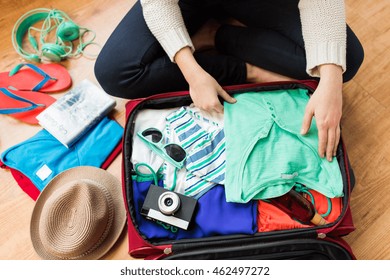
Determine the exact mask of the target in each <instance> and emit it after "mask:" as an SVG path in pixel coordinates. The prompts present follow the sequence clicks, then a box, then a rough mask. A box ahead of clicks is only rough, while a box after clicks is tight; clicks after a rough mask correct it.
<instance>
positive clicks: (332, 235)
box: [122, 80, 355, 260]
mask: <svg viewBox="0 0 390 280" xmlns="http://www.w3.org/2000/svg"><path fill="white" fill-rule="evenodd" d="M316 86H317V82H316V81H312V80H307V81H297V82H277V83H267V84H247V85H239V86H231V87H227V88H226V90H227V92H229V93H230V94H233V93H244V92H246V91H249V90H250V91H264V90H267V91H270V90H271V91H272V90H279V89H295V88H304V89H307V90H308V91H309V94H310V93H312V92H313V91H314V89H315V88H316ZM191 103H192V101H191V98H190V96H189V94H188V92H186V91H183V92H172V93H164V94H159V95H154V96H151V97H148V98H141V99H135V100H131V101H129V102H128V103H127V104H126V126H125V130H124V136H123V159H122V160H123V164H122V166H123V167H122V168H123V170H122V175H123V176H122V181H123V197H124V202H125V206H126V210H127V214H128V244H129V254H130V256H132V257H134V258H144V259H304V260H306V259H355V256H354V255H353V252H352V250H351V248H350V246H349V245H348V244H347V243H346V242H345V241H344V240H343V239H342V236H344V235H347V234H349V233H350V232H352V231H353V230H354V225H353V221H352V215H351V211H350V207H349V201H350V194H351V192H352V189H353V186H354V183H355V180H354V174H353V170H352V168H351V166H350V163H349V160H348V155H347V151H346V147H345V145H344V143H343V141H342V139H341V140H340V144H339V147H338V150H337V156H336V157H337V160H338V164H339V167H340V171H341V174H342V180H343V188H344V197H343V198H342V210H341V214H340V216H339V217H338V218H337V219H336V220H335V221H334V222H332V223H329V224H326V225H324V226H312V227H308V228H298V229H288V230H278V231H271V232H258V233H255V234H251V235H248V234H228V235H216V236H208V237H202V238H184V239H180V240H172V239H169V238H167V239H153V238H148V237H146V236H145V235H144V234H143V233H142V232H141V231H140V227H139V225H138V222H137V221H139V212H140V211H141V209H140V205H139V203H136V201H135V199H136V198H135V197H134V191H135V189H134V187H135V186H134V181H133V179H132V178H133V177H132V176H134V174H136V172H135V170H134V165H133V163H132V162H131V158H132V153H133V150H134V149H136V147H133V137H135V133H136V131H134V127H135V120H136V116H137V114H138V113H139V112H142V110H145V109H156V110H159V109H163V108H175V107H180V106H187V105H190V104H191ZM137 215H138V216H137Z"/></svg>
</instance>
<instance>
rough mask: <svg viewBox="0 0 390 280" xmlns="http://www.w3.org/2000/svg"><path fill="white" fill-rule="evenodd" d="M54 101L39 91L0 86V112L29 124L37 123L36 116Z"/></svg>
mask: <svg viewBox="0 0 390 280" xmlns="http://www.w3.org/2000/svg"><path fill="white" fill-rule="evenodd" d="M55 101H56V99H55V98H53V97H52V96H50V95H47V94H44V93H41V92H33V91H15V90H9V89H6V88H0V114H4V115H9V116H11V117H14V118H16V119H18V120H20V121H23V122H25V123H29V124H38V120H37V119H36V116H37V115H38V114H39V113H41V112H42V111H43V110H45V109H46V108H47V107H49V106H50V105H51V104H53V102H55Z"/></svg>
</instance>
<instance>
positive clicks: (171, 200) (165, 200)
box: [158, 192, 180, 215]
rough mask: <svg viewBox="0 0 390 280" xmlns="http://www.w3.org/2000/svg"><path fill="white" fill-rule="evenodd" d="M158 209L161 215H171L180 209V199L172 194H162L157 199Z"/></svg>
mask: <svg viewBox="0 0 390 280" xmlns="http://www.w3.org/2000/svg"><path fill="white" fill-rule="evenodd" d="M158 207H159V208H160V211H161V213H163V214H165V215H173V214H175V212H176V211H177V210H178V209H179V208H180V198H179V196H178V195H177V194H176V193H174V192H164V193H163V194H161V195H160V197H159V198H158Z"/></svg>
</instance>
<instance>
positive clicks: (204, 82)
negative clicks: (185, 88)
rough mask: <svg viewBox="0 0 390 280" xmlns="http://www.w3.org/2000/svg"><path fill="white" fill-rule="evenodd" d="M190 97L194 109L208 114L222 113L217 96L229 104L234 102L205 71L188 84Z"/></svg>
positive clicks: (221, 106)
mask: <svg viewBox="0 0 390 280" xmlns="http://www.w3.org/2000/svg"><path fill="white" fill-rule="evenodd" d="M190 95H191V98H192V101H193V102H194V105H195V106H196V107H198V108H200V109H202V110H205V111H207V112H210V113H211V112H212V111H215V112H217V113H223V105H222V104H221V102H220V101H219V99H218V96H221V97H222V99H224V100H225V101H227V102H229V103H235V102H236V100H235V99H234V98H233V97H231V96H230V95H229V94H228V93H227V92H226V91H225V90H224V89H223V88H222V87H221V86H220V85H219V84H218V82H217V81H216V80H215V79H214V78H213V77H212V76H211V75H210V74H208V73H207V72H206V71H203V72H199V73H197V74H196V76H195V77H194V78H193V81H192V82H191V84H190Z"/></svg>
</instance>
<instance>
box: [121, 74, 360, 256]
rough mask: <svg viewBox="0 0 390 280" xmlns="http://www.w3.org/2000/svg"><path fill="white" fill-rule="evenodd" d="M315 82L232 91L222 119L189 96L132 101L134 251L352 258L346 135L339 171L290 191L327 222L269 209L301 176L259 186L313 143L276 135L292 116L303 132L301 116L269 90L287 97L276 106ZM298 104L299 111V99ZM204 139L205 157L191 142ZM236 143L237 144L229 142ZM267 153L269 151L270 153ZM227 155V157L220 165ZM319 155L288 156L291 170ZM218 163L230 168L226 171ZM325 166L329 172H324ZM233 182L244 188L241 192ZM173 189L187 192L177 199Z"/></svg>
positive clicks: (126, 142) (129, 157) (126, 152)
mask: <svg viewBox="0 0 390 280" xmlns="http://www.w3.org/2000/svg"><path fill="white" fill-rule="evenodd" d="M316 86H317V82H316V81H312V80H307V81H297V82H277V83H267V84H247V85H239V86H232V87H227V88H226V90H227V92H228V93H229V94H231V95H233V96H234V97H235V98H236V99H237V103H236V104H234V105H229V104H226V103H225V111H224V114H223V119H222V122H219V121H220V120H218V118H215V119H214V118H213V116H211V118H210V116H205V115H204V114H202V112H201V111H200V110H197V108H194V107H193V105H192V101H191V98H190V96H189V94H188V92H172V93H163V94H159V95H154V96H151V97H148V98H141V99H135V100H131V101H129V102H128V103H127V104H126V125H125V130H124V135H123V165H122V166H123V171H122V172H123V177H122V178H123V179H122V180H123V196H124V201H125V206H126V210H127V214H128V244H129V255H130V256H132V257H134V258H144V259H304V260H305V259H349V260H351V259H355V256H354V255H353V252H352V250H351V248H350V247H349V245H348V244H347V243H346V242H345V241H344V240H343V239H342V236H345V235H347V234H349V233H350V232H352V231H353V230H354V225H353V221H352V215H351V211H350V207H349V201H350V194H351V191H352V189H353V186H354V181H355V180H354V175H353V170H352V168H351V166H350V163H349V160H348V156H347V152H346V147H345V145H344V143H343V141H342V139H341V140H340V144H339V146H338V149H337V155H336V157H335V158H334V160H333V162H332V164H333V165H331V166H332V168H333V172H334V171H335V169H334V168H336V169H337V172H336V173H337V174H336V175H334V174H333V173H326V172H325V175H324V173H323V171H324V170H320V171H318V170H317V171H316V172H317V173H315V176H317V175H318V178H320V177H321V178H322V179H321V180H323V181H321V180H319V181H318V183H317V184H310V180H309V181H305V179H303V182H304V183H302V184H300V183H299V184H295V185H294V190H296V191H297V192H299V193H300V194H301V195H302V196H305V197H306V200H308V201H311V202H313V201H314V203H313V204H316V207H317V212H318V214H322V215H323V216H324V217H325V220H326V221H327V222H326V223H325V224H321V223H320V224H317V225H314V224H310V223H304V222H302V221H299V219H295V218H294V217H291V216H290V215H287V214H286V213H285V212H284V211H282V210H281V208H278V207H276V206H275V205H272V203H269V202H270V201H269V197H272V195H275V193H274V191H275V190H276V189H278V188H279V189H280V190H282V192H283V193H286V188H291V186H292V185H291V182H292V181H299V179H297V178H301V177H302V178H303V177H304V176H305V174H304V173H305V171H302V172H299V173H300V174H298V172H287V173H286V174H284V173H283V174H281V175H280V177H281V178H282V180H286V184H284V183H283V182H282V183H280V182H279V181H280V180H279V181H278V182H276V183H275V182H273V183H272V182H270V183H269V185H270V187H269V186H268V188H267V187H264V186H265V185H264V184H262V183H258V182H259V181H262V182H263V181H264V180H263V179H264V178H266V176H265V175H264V174H265V173H267V172H268V173H272V172H274V170H276V169H277V167H278V166H280V162H281V161H280V159H283V158H285V157H286V155H288V154H290V151H292V149H293V148H292V147H293V146H294V145H295V146H296V145H298V146H299V143H300V142H299V141H298V142H297V141H296V139H298V138H299V139H303V140H304V141H306V140H305V139H307V138H310V136H303V137H307V138H302V137H298V136H296V135H294V134H293V133H289V132H288V129H287V130H286V131H287V133H286V131H284V130H282V129H280V127H283V125H284V123H283V121H284V122H285V123H286V127H288V124H289V122H290V121H292V119H294V121H292V122H293V123H295V124H296V125H298V124H299V126H300V125H301V124H302V116H297V117H296V118H294V117H293V118H291V116H290V117H289V114H288V107H280V106H279V105H278V104H274V103H275V102H276V101H275V100H274V99H273V96H272V94H274V93H275V94H281V99H280V100H285V99H286V98H285V97H283V95H285V96H293V95H294V94H295V95H296V96H297V97H298V99H299V98H301V97H302V98H304V99H305V98H306V99H308V98H309V97H310V94H311V93H313V91H314V89H315V87H316ZM286 94H287V95H286ZM247 98H248V99H247ZM257 99H258V100H259V104H261V106H262V108H263V109H264V110H265V111H264V112H268V113H269V116H272V117H271V119H267V120H265V121H257V120H258V117H257V116H256V109H253V106H252V105H253V104H254V103H257V101H256V100H257ZM245 102H247V104H248V107H247V109H244V111H242V112H238V115H237V112H235V111H234V110H236V108H239V107H238V106H237V107H234V106H236V105H237V104H239V103H240V104H241V105H243V106H244V107H243V108H246V107H245V106H246V105H245V104H246V103H245ZM282 102H283V101H282ZM292 102H293V104H298V105H297V106H298V107H299V108H301V109H302V106H299V102H297V103H295V101H292ZM268 105H269V106H268ZM229 106H230V107H229ZM266 106H268V107H267V108H266ZM278 106H279V107H278ZM281 108H282V109H283V110H281ZM273 110H275V111H276V112H277V116H275V115H274V112H273ZM302 110H304V107H303V109H302ZM268 113H267V114H268ZM221 115H222V114H221ZM259 118H260V117H259ZM272 118H273V119H272ZM270 120H271V121H270ZM252 123H253V124H254V125H253V124H252ZM276 125H278V126H276ZM315 129H316V128H315ZM221 131H222V132H223V131H224V132H225V136H226V147H227V149H225V146H223V147H221V146H218V145H220V144H219V143H220V142H218V141H220V139H219V136H220V132H221ZM240 131H242V133H241V132H240ZM310 131H311V133H314V134H315V135H317V132H316V130H314V132H313V131H312V128H311V130H310ZM182 132H183V133H182ZM252 132H253V133H254V134H251V133H252ZM202 133H203V134H202ZM229 133H230V134H229ZM278 133H279V134H280V133H282V134H283V135H279V134H278ZM243 134H245V135H243ZM260 134H261V135H260ZM309 134H310V133H309ZM248 135H249V137H248ZM250 135H255V136H252V137H251V136H250ZM256 135H257V136H256ZM259 135H260V136H259ZM278 135H279V136H278ZM274 136H275V137H276V138H275V139H276V140H277V139H281V140H280V141H285V142H281V143H280V144H277V143H276V142H275V141H276V140H275V139H274V140H272V138H271V137H274ZM256 137H257V138H256ZM268 140H270V141H268ZM186 141H187V142H186ZM202 141H203V144H204V145H206V146H207V145H208V144H210V143H211V142H213V143H214V142H215V143H214V145H209V146H210V147H211V148H210V149H209V150H207V149H204V150H202V151H201V150H200V148H199V147H201V145H198V146H196V145H195V144H193V143H194V142H197V143H198V144H199V143H200V142H202ZM278 141H279V140H278ZM308 141H309V140H308ZM217 142H218V143H217ZM234 143H235V145H236V146H235V147H233V146H232V145H233V144H234ZM251 143H253V144H251ZM278 143H279V142H278ZM294 143H295V144H294ZM296 143H298V144H296ZM172 144H173V145H172ZM224 144H225V143H224ZM191 145H192V146H191ZM228 145H230V146H228ZM237 145H238V146H237ZM240 145H241V146H240ZM261 145H262V146H261ZM277 145H279V146H277ZM178 146H179V147H178ZM249 146H250V147H249ZM295 146H294V147H295ZM188 147H190V148H188ZM203 147H204V146H203ZM248 147H249V148H248ZM267 147H268V148H269V149H270V150H269V151H266V150H265V148H267ZM274 147H276V148H275V149H274ZM305 147H306V146H305ZM307 147H308V146H307ZM307 147H306V148H307ZM181 148H182V149H184V150H185V151H186V152H187V154H186V158H185V159H183V157H182V156H181V155H180V149H181ZM268 148H267V149H268ZM306 148H305V149H306ZM176 149H178V150H176ZM248 149H249V151H251V150H254V149H258V150H259V151H260V153H259V154H258V155H256V154H255V155H253V153H250V154H249V155H247V156H246V157H245V156H244V155H245V154H246V153H247V151H248ZM262 149H263V150H262ZM206 150H207V151H206ZM225 150H226V151H225ZM205 151H206V152H207V154H208V158H207V159H205V160H204V161H203V163H199V161H198V162H197V161H196V160H198V157H200V155H202V152H205ZM223 152H226V155H223V156H225V157H224V158H223V160H224V162H222V163H221V162H219V161H221V158H222V156H221V155H222V153H223ZM229 153H230V154H229ZM305 153H309V154H310V156H307V158H310V157H311V158H312V159H310V160H308V161H307V162H306V163H305V160H306V155H305ZM315 153H316V150H313V149H312V150H310V149H306V150H305V151H298V153H296V154H294V153H293V152H292V154H293V157H294V156H295V155H296V156H297V157H299V160H298V161H296V160H295V159H294V158H293V159H292V162H293V163H292V164H290V165H291V166H293V167H292V170H293V169H294V166H295V165H296V166H298V167H297V168H298V169H299V168H301V169H302V170H304V169H305V168H306V169H308V167H309V169H310V166H311V165H312V163H313V162H314V163H315V164H318V162H319V161H320V159H318V158H317V159H316V158H315V157H313V155H314V154H315ZM263 155H264V156H263ZM262 158H266V159H267V162H266V163H265V164H262V161H261V160H262ZM287 158H288V157H287ZM313 158H314V159H313ZM236 159H237V161H238V163H237V164H236V163H234V164H233V163H232V162H231V160H232V161H234V160H236ZM242 159H244V160H242ZM172 160H173V162H172ZM240 160H241V162H240ZM311 160H314V161H311ZM324 160H325V159H324ZM325 161H326V160H325ZM205 162H206V163H205ZM243 162H244V163H245V164H247V165H245V166H246V167H245V168H241V167H242V164H243ZM256 164H257V165H259V168H256ZM274 164H275V165H274ZM321 164H322V163H321ZM321 164H319V166H322V165H321ZM175 165H176V166H175ZM221 166H224V167H225V166H226V168H222V169H221V168H220V167H221ZM240 166H241V167H240ZM326 166H327V165H326ZM236 167H237V168H236ZM240 168H241V169H240ZM327 168H328V167H326V168H324V169H327ZM320 169H321V168H320ZM183 170H184V171H183ZM225 170H226V174H225V173H224V172H225ZM229 170H230V171H229ZM259 170H260V172H257V171H259ZM329 170H331V168H330V169H329V168H328V169H327V172H328V171H329ZM201 172H204V173H201ZM228 172H233V173H235V174H231V173H229V174H227V173H228ZM321 172H322V173H321ZM330 172H332V170H331V171H330ZM268 173H267V174H268ZM245 176H247V177H245ZM264 176H265V177H264ZM310 176H311V175H308V177H310ZM324 176H325V177H324ZM338 176H339V177H338ZM271 177H272V176H271ZM295 177H296V178H295ZM221 178H222V179H221ZM237 178H240V179H239V180H238V179H237ZM335 178H336V179H339V181H337V180H336V179H335ZM314 180H315V178H314ZM271 181H272V180H271ZM324 181H325V182H329V183H332V184H333V183H334V182H336V181H337V182H338V183H339V185H340V186H339V188H340V189H339V190H338V191H334V192H333V194H336V197H330V196H326V195H323V194H322V193H323V192H324V193H326V192H328V191H329V190H330V191H333V189H332V188H333V187H331V188H327V186H322V184H321V183H322V182H324ZM224 182H226V185H224V184H223V183H224ZM235 182H237V184H241V185H242V188H243V189H240V188H237V185H235ZM337 182H336V183H335V184H337ZM228 183H229V184H230V185H229V188H228ZM256 184H257V185H256ZM273 184H274V185H275V186H276V187H275V188H273ZM278 184H279V185H278ZM155 185H159V187H156V186H155ZM251 185H256V186H259V188H263V189H262V192H260V193H256V191H257V190H258V189H257V188H251V187H250V186H251ZM314 185H316V186H319V188H318V189H315V188H313V189H311V188H310V186H314ZM320 185H321V186H320ZM178 186H179V187H178ZM225 186H226V188H225ZM152 190H153V191H152ZM317 190H318V192H317ZM171 191H175V194H176V192H178V193H181V194H180V195H179V196H175V195H173V196H172V197H171V195H172V193H171ZM287 191H288V189H287ZM340 191H341V194H340ZM320 192H321V193H320ZM267 196H268V198H267ZM262 198H264V200H263V199H262ZM172 200H173V204H174V206H175V203H177V201H176V200H179V203H178V205H176V206H177V207H176V208H175V209H177V208H178V209H179V210H177V212H175V213H174V214H173V215H171V213H172V212H169V211H170V210H172V208H170V207H174V206H172ZM227 200H229V202H227ZM238 200H242V201H238ZM160 203H163V204H164V203H165V204H164V205H165V206H166V207H167V208H169V209H165V208H164V209H163V208H160V206H161V204H160ZM164 205H163V206H164ZM165 206H164V207H165ZM318 207H322V208H321V209H322V210H320V208H318ZM165 211H168V212H165ZM162 212H164V213H165V214H164V213H162ZM325 212H326V213H325ZM281 221H282V222H281ZM186 227H188V228H187V229H183V228H186Z"/></svg>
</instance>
